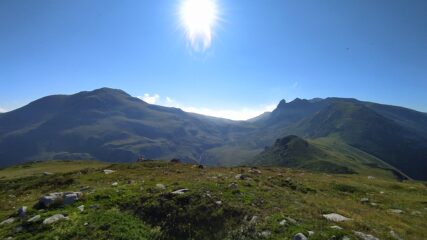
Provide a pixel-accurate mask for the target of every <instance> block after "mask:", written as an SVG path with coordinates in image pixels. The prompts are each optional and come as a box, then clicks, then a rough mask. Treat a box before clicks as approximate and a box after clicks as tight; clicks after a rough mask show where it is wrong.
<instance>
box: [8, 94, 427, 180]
mask: <svg viewBox="0 0 427 240" xmlns="http://www.w3.org/2000/svg"><path fill="white" fill-rule="evenodd" d="M292 134H294V135H297V136H301V137H304V138H308V139H309V140H316V139H318V138H325V137H326V138H330V139H335V140H334V141H340V142H343V143H344V144H348V145H350V146H353V147H355V148H357V149H359V150H361V151H364V152H366V153H368V154H370V155H373V156H376V157H378V158H380V159H381V160H384V161H386V162H387V163H388V164H391V165H392V166H393V167H397V168H398V169H399V170H403V172H404V173H406V174H408V175H410V176H411V177H415V178H418V179H427V176H426V174H425V173H424V172H427V165H426V162H427V160H426V159H425V158H426V157H425V156H427V115H425V114H423V113H421V112H418V111H415V110H411V109H407V108H403V107H396V106H391V105H383V104H377V103H372V102H364V101H359V100H357V99H354V98H334V97H331V98H324V99H321V98H315V99H309V100H307V99H299V98H297V99H295V100H293V101H291V102H286V101H285V100H282V101H281V102H280V103H279V104H278V106H277V108H276V109H274V110H273V111H272V112H270V113H268V112H267V113H263V114H261V115H260V116H258V117H256V118H253V119H250V120H247V121H233V120H228V119H223V118H215V117H210V116H204V115H200V114H195V113H187V112H184V111H183V110H181V109H179V108H170V107H163V106H159V105H152V104H148V103H146V102H144V101H142V100H141V99H139V98H136V97H132V96H131V95H129V94H127V93H126V92H124V91H122V90H119V89H112V88H101V89H96V90H93V91H82V92H79V93H76V94H72V95H60V94H58V95H52V96H47V97H44V98H41V99H38V100H36V101H33V102H31V103H29V104H28V105H26V106H24V107H22V108H19V109H16V110H14V111H11V112H7V113H4V114H1V115H0V165H1V166H8V165H12V164H16V163H20V162H25V161H31V160H48V159H57V158H63V159H99V160H104V161H120V162H132V161H135V160H136V159H138V158H139V157H140V156H144V157H145V158H149V159H160V158H162V159H164V158H174V157H177V158H181V159H182V160H183V161H186V162H193V163H196V162H199V163H203V164H208V165H231V166H233V165H239V164H242V163H244V162H247V161H248V160H250V159H252V158H253V157H255V156H256V155H257V154H259V153H260V152H262V151H263V149H264V148H265V146H271V145H272V144H273V143H274V142H275V141H276V140H277V139H280V138H283V137H285V136H288V135H292ZM329 142H331V141H329ZM398 146H399V147H398Z"/></svg>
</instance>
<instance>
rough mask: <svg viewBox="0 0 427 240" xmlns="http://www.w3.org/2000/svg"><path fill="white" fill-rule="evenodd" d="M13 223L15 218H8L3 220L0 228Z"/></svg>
mask: <svg viewBox="0 0 427 240" xmlns="http://www.w3.org/2000/svg"><path fill="white" fill-rule="evenodd" d="M13 222H15V218H13V217H12V218H8V219H6V220H4V221H3V222H1V223H0V226H2V225H6V224H11V223H13Z"/></svg>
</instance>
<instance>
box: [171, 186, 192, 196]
mask: <svg viewBox="0 0 427 240" xmlns="http://www.w3.org/2000/svg"><path fill="white" fill-rule="evenodd" d="M188 191H190V190H188V189H186V188H183V189H179V190H176V191H173V192H172V194H178V195H182V194H184V193H186V192H188Z"/></svg>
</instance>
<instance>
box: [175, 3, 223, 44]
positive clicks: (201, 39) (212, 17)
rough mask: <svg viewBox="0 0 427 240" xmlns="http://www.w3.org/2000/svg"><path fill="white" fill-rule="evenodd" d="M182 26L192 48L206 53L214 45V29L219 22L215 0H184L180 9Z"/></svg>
mask: <svg viewBox="0 0 427 240" xmlns="http://www.w3.org/2000/svg"><path fill="white" fill-rule="evenodd" d="M179 14H180V18H181V24H182V26H183V27H184V29H185V31H186V36H187V38H188V40H189V42H190V44H191V47H192V48H193V49H194V50H196V51H205V50H207V49H208V48H209V47H210V46H211V44H212V35H213V28H214V26H215V24H216V22H217V20H218V7H217V4H216V1H215V0H183V2H182V3H181V7H180V11H179Z"/></svg>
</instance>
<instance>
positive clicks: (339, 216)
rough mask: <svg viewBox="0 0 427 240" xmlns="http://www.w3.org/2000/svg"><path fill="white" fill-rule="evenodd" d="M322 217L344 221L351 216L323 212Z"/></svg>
mask: <svg viewBox="0 0 427 240" xmlns="http://www.w3.org/2000/svg"><path fill="white" fill-rule="evenodd" d="M323 217H324V218H326V219H328V220H329V221H334V222H344V221H350V220H351V218H347V217H344V216H342V215H340V214H337V213H330V214H323Z"/></svg>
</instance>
